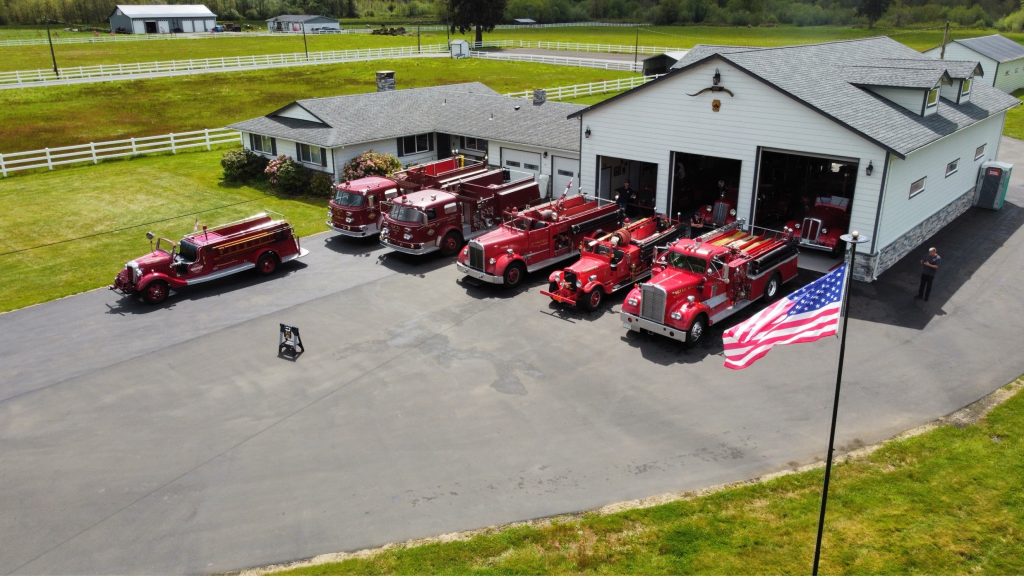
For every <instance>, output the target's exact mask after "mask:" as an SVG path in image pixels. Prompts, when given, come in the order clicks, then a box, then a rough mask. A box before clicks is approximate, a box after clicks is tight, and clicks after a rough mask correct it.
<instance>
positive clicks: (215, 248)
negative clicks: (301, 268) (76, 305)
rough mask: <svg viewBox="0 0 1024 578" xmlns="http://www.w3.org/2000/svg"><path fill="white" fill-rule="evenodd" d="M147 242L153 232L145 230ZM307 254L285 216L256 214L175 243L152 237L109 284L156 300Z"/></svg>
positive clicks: (268, 268)
mask: <svg viewBox="0 0 1024 578" xmlns="http://www.w3.org/2000/svg"><path fill="white" fill-rule="evenodd" d="M146 237H147V238H148V239H149V240H150V243H151V244H152V242H153V239H154V238H155V237H154V235H153V233H146ZM307 254H309V251H308V250H306V249H303V248H301V247H300V246H299V240H298V238H297V237H296V236H295V233H294V232H293V231H292V226H291V225H289V224H288V223H287V222H286V221H284V220H280V219H273V218H271V217H270V216H268V215H267V214H266V213H260V214H258V215H254V216H252V217H249V218H248V219H243V220H241V221H236V222H234V223H228V224H226V225H221V226H219V227H215V228H213V229H207V228H206V227H205V226H204V227H203V229H202V231H199V232H195V233H192V234H191V235H185V237H183V238H182V239H181V241H179V242H178V243H174V242H173V241H170V240H168V239H165V238H157V239H156V247H155V248H153V250H152V251H151V252H149V253H148V254H146V255H143V256H142V257H139V258H137V259H135V260H133V261H129V262H128V263H127V264H125V267H124V269H122V270H121V272H120V273H118V274H117V277H115V278H114V283H113V284H112V285H111V286H110V289H113V290H115V291H119V292H121V293H122V294H124V295H138V296H141V297H142V298H143V299H144V300H145V301H146V302H147V303H153V304H155V303H160V302H161V301H163V300H164V299H166V298H167V295H168V293H169V291H170V290H171V289H175V290H178V289H182V288H184V287H188V286H190V285H198V284H200V283H205V282H207V281H213V280H214V279H220V278H221V277H227V276H228V275H232V274H234V273H239V272H242V271H246V270H249V269H256V271H257V273H259V274H261V275H269V274H271V273H273V272H274V271H275V270H276V269H277V266H278V265H280V264H281V263H284V262H286V261H291V260H293V259H297V258H299V257H302V256H305V255H307Z"/></svg>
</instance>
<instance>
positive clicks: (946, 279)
mask: <svg viewBox="0 0 1024 578" xmlns="http://www.w3.org/2000/svg"><path fill="white" fill-rule="evenodd" d="M1021 224H1024V208H1021V207H1020V206H1018V205H1015V204H1011V203H1009V202H1007V203H1006V204H1004V205H1003V208H1002V210H999V211H990V210H986V209H978V208H971V209H970V210H968V211H967V212H966V213H964V214H963V215H961V216H960V217H959V218H957V219H956V220H955V221H953V222H952V223H950V224H949V225H947V226H946V227H945V228H943V229H942V230H941V231H939V232H938V233H936V234H935V235H934V236H932V237H931V238H929V239H927V240H926V241H924V242H923V243H921V245H920V246H918V247H917V248H915V249H914V250H913V251H911V252H910V253H909V254H908V255H907V256H906V257H904V258H903V259H901V260H900V261H899V262H897V263H896V264H895V265H893V266H892V267H891V268H890V269H889V270H887V271H886V272H885V273H883V274H882V276H881V277H879V278H878V279H877V280H876V281H875V282H873V283H855V284H854V286H853V290H852V292H851V295H852V299H851V301H850V303H851V305H850V317H852V318H854V319H859V320H862V321H872V322H875V323H883V324H887V325H896V326H899V327H907V328H910V329H923V328H924V327H925V326H926V325H927V324H928V323H929V322H930V321H931V320H932V318H933V317H935V316H941V315H945V314H946V312H945V310H944V308H943V306H944V305H945V304H946V301H948V300H949V298H950V297H951V296H952V295H954V294H955V293H956V292H957V291H959V290H960V288H961V287H963V285H964V284H965V283H966V282H967V281H968V280H969V279H970V278H971V277H972V276H973V275H974V273H975V272H976V271H977V270H978V268H980V267H981V266H982V264H984V263H985V262H986V261H987V260H988V259H989V257H990V256H991V255H992V254H994V253H995V252H996V251H997V250H998V249H999V248H1000V247H1002V246H1003V245H1004V244H1005V243H1006V240H1007V239H1009V238H1010V236H1012V235H1013V234H1014V233H1015V232H1016V231H1017V229H1018V228H1020V226H1021ZM928 247H935V248H937V249H938V251H939V255H941V256H942V269H941V270H940V271H939V273H938V274H937V275H936V276H935V284H934V286H933V287H932V294H931V298H930V299H929V300H928V301H918V300H916V299H914V296H915V295H917V286H918V283H919V282H920V279H921V258H922V257H924V255H925V253H927V252H928Z"/></svg>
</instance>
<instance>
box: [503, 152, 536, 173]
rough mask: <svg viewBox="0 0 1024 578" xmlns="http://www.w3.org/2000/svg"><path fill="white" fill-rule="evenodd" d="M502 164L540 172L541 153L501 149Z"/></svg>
mask: <svg viewBox="0 0 1024 578" xmlns="http://www.w3.org/2000/svg"><path fill="white" fill-rule="evenodd" d="M501 166H503V167H505V168H509V169H513V170H517V171H522V172H524V173H533V174H535V175H539V174H540V153H528V152H526V151H517V150H516V149H507V148H504V147H502V149H501Z"/></svg>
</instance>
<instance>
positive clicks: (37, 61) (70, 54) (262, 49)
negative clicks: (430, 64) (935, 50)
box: [0, 26, 1024, 70]
mask: <svg viewBox="0 0 1024 578" xmlns="http://www.w3.org/2000/svg"><path fill="white" fill-rule="evenodd" d="M26 32H30V31H25V30H21V29H15V30H12V31H10V33H11V34H15V35H19V36H20V35H21V34H24V33H26ZM994 32H995V31H994V30H991V29H988V30H986V29H960V30H956V31H954V32H953V34H952V36H953V37H954V38H963V37H969V36H979V35H984V34H992V33H994ZM34 33H35V34H34V35H32V34H29V36H31V37H42V38H45V32H42V33H41V31H34ZM40 33H41V34H42V35H41V36H40ZM61 34H71V33H64V32H61ZM636 34H637V30H636V29H635V28H621V27H593V28H588V27H568V28H538V29H534V30H530V29H525V30H524V29H517V30H495V31H494V32H490V33H487V34H485V35H484V39H485V40H520V39H521V40H533V41H548V42H581V43H597V44H622V45H628V46H632V45H633V44H634V42H636V40H637V36H636ZM882 34H885V35H889V36H892V37H893V38H895V39H896V40H899V41H900V42H903V43H905V44H907V45H908V46H911V47H912V48H915V49H918V50H924V49H926V48H931V47H933V46H936V45H938V44H939V42H940V41H941V39H942V31H941V30H940V29H934V30H919V29H882V28H875V29H866V28H851V27H841V26H807V27H797V26H777V27H763V28H753V27H750V28H747V27H717V26H644V27H641V28H640V33H639V43H640V44H641V45H644V46H664V47H675V48H689V47H692V46H693V45H695V44H701V43H703V44H739V45H750V46H780V45H786V44H807V43H812V42H825V41H830V40H845V39H851V38H863V37H866V36H878V35H882ZM1006 35H1007V36H1009V37H1010V38H1013V39H1015V40H1018V41H1020V40H1024V34H1013V33H1008V34H1006ZM4 36H6V34H4ZM0 37H3V36H0ZM455 37H460V38H465V39H467V40H472V39H473V38H472V35H458V34H456V35H455ZM306 40H307V42H308V44H309V49H310V50H313V51H316V50H350V49H357V48H378V47H386V46H412V45H415V44H416V35H415V34H410V35H407V36H403V37H393V36H372V35H365V34H359V35H345V34H331V35H320V36H307V37H306ZM447 40H448V36H447V35H446V34H444V33H443V32H429V33H426V32H425V33H423V34H422V35H421V38H420V41H421V42H422V43H423V44H439V43H440V44H443V43H445V42H446V41H447ZM55 49H56V58H57V63H58V64H59V65H60V66H62V67H71V66H89V65H94V64H113V63H118V62H146V61H155V60H182V59H189V58H212V57H218V56H241V55H250V54H278V53H295V52H302V51H303V44H302V36H301V35H282V36H275V37H232V38H210V39H200V40H166V41H159V40H155V41H146V42H108V43H96V44H57V45H55ZM0 54H3V55H4V57H3V58H0V70H32V69H37V68H49V67H50V66H51V62H50V52H49V48H48V47H47V46H46V45H38V46H16V47H0Z"/></svg>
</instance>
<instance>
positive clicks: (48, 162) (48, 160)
mask: <svg viewBox="0 0 1024 578" xmlns="http://www.w3.org/2000/svg"><path fill="white" fill-rule="evenodd" d="M46 167H47V168H49V169H50V170H51V171H52V170H53V159H52V158H51V157H50V147H46Z"/></svg>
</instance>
